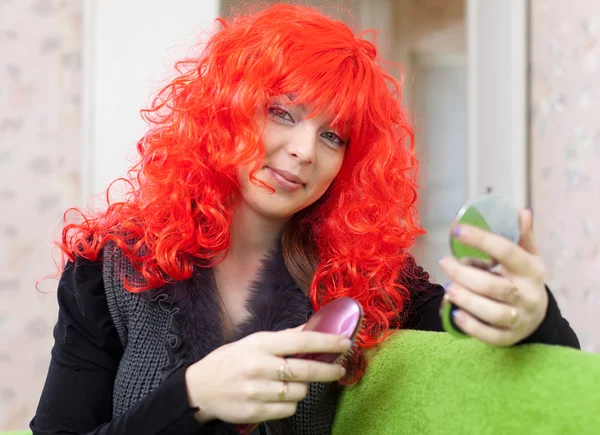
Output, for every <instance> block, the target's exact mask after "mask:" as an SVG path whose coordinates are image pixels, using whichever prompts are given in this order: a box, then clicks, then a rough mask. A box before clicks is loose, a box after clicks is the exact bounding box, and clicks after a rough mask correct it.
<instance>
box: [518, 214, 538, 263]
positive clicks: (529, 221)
mask: <svg viewBox="0 0 600 435" xmlns="http://www.w3.org/2000/svg"><path fill="white" fill-rule="evenodd" d="M519 222H520V224H521V240H519V246H521V247H522V248H523V249H525V250H526V251H527V252H529V253H530V254H533V255H538V249H537V245H536V243H535V239H534V238H533V212H532V211H531V209H525V210H520V211H519Z"/></svg>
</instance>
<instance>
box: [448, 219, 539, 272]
mask: <svg viewBox="0 0 600 435" xmlns="http://www.w3.org/2000/svg"><path fill="white" fill-rule="evenodd" d="M453 237H454V238H456V239H457V240H459V241H460V242H461V243H464V244H465V245H468V246H471V247H473V248H475V249H478V250H480V251H483V252H485V253H487V254H488V255H490V256H491V257H492V258H494V259H495V260H496V261H498V262H499V263H500V264H502V266H504V267H505V268H506V269H507V270H508V271H509V272H512V273H514V274H518V275H524V274H527V273H528V272H529V270H530V269H531V267H532V265H531V263H532V262H533V259H534V258H535V257H534V256H533V255H531V254H529V253H528V252H527V251H525V249H523V248H521V247H520V246H519V245H517V244H515V243H513V242H511V241H510V240H508V239H505V238H504V237H502V236H499V235H497V234H494V233H491V232H489V231H485V230H482V229H480V228H477V227H474V226H472V225H465V224H461V225H457V226H455V227H454V229H453Z"/></svg>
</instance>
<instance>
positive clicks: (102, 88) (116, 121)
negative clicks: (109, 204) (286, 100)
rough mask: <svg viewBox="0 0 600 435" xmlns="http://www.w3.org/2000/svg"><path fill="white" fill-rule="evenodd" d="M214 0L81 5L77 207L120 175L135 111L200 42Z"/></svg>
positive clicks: (138, 129) (131, 149) (130, 149)
mask: <svg viewBox="0 0 600 435" xmlns="http://www.w3.org/2000/svg"><path fill="white" fill-rule="evenodd" d="M220 6H221V5H220V0H176V1H172V2H169V3H168V4H167V2H165V1H163V0H127V1H122V0H101V1H98V0H84V11H83V26H84V30H83V33H84V50H83V87H84V89H83V112H84V113H83V117H84V121H83V138H82V139H83V146H82V150H81V204H82V205H84V206H85V205H86V204H87V203H88V199H89V198H90V197H91V196H95V195H97V194H101V193H102V192H103V191H105V190H106V188H107V187H108V184H109V183H110V182H112V181H113V180H115V179H116V178H119V177H123V176H125V175H126V172H127V170H128V168H129V166H130V164H131V163H132V162H131V161H130V159H131V158H132V157H133V156H134V154H135V144H136V142H137V141H138V140H139V139H140V138H141V137H142V136H143V134H144V132H145V130H146V125H145V123H144V122H143V121H142V119H141V117H140V109H142V108H145V107H147V105H148V102H149V100H150V97H151V94H152V93H154V92H156V91H157V90H159V89H160V88H161V87H162V86H164V85H165V84H166V81H167V79H168V77H169V76H172V75H173V74H174V68H173V66H174V63H175V61H176V60H179V59H181V58H184V57H186V56H188V55H192V54H198V53H197V50H194V52H193V53H192V52H190V51H189V49H190V48H192V46H194V45H196V44H198V43H199V42H200V40H199V38H203V39H205V38H204V37H205V36H206V31H209V30H210V29H211V28H212V26H213V23H214V20H215V18H216V17H217V16H219V15H220V9H221V8H220Z"/></svg>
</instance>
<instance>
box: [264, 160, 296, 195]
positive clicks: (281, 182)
mask: <svg viewBox="0 0 600 435" xmlns="http://www.w3.org/2000/svg"><path fill="white" fill-rule="evenodd" d="M265 169H268V171H269V172H270V175H271V178H273V180H274V181H275V182H276V183H277V185H278V186H279V187H280V188H281V189H283V190H286V191H288V192H296V191H297V190H300V189H301V188H302V186H304V182H303V181H302V178H300V177H298V176H297V175H294V174H292V173H291V172H288V171H284V170H282V169H275V168H272V167H270V166H265Z"/></svg>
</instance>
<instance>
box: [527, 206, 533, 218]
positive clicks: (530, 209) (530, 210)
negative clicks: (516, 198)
mask: <svg viewBox="0 0 600 435" xmlns="http://www.w3.org/2000/svg"><path fill="white" fill-rule="evenodd" d="M527 210H529V213H531V219H533V209H532V208H531V207H527Z"/></svg>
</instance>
